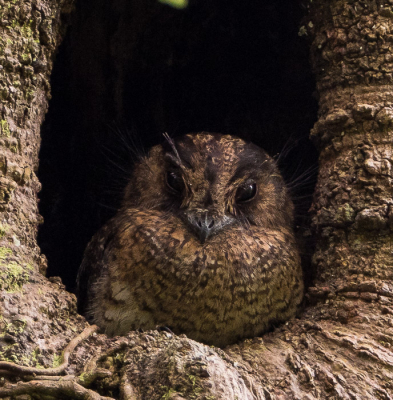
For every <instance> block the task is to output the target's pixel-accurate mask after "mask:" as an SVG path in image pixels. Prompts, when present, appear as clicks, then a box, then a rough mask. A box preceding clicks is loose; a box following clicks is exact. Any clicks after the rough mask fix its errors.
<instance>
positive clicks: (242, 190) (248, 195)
mask: <svg viewBox="0 0 393 400" xmlns="http://www.w3.org/2000/svg"><path fill="white" fill-rule="evenodd" d="M256 193H257V184H256V183H255V182H250V183H246V184H244V185H242V186H239V187H238V189H237V191H236V197H235V198H236V201H237V202H238V203H245V202H246V201H249V200H251V199H253V198H254V197H255V195H256Z"/></svg>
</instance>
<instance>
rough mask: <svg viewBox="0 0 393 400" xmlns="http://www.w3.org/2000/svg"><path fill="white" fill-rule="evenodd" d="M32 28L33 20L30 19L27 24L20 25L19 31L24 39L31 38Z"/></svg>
mask: <svg viewBox="0 0 393 400" xmlns="http://www.w3.org/2000/svg"><path fill="white" fill-rule="evenodd" d="M32 27H33V20H32V19H29V20H28V21H27V22H25V23H24V24H23V25H22V27H21V29H20V31H21V33H22V35H23V36H24V37H25V38H31V37H33V29H32Z"/></svg>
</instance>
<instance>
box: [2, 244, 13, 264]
mask: <svg viewBox="0 0 393 400" xmlns="http://www.w3.org/2000/svg"><path fill="white" fill-rule="evenodd" d="M11 255H12V250H11V249H9V248H8V247H0V261H3V260H5V259H6V258H7V257H8V256H11Z"/></svg>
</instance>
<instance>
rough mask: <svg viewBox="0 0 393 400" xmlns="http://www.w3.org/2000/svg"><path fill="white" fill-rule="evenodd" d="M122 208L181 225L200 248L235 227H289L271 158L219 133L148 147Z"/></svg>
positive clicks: (289, 210) (285, 198) (287, 203)
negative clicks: (174, 220)
mask: <svg viewBox="0 0 393 400" xmlns="http://www.w3.org/2000/svg"><path fill="white" fill-rule="evenodd" d="M123 206H124V207H127V208H138V209H139V210H145V211H146V210H154V211H155V212H157V211H160V212H162V213H163V218H165V215H168V214H170V215H171V216H172V217H173V216H175V217H176V218H178V219H179V220H181V221H182V223H183V225H182V226H183V227H184V229H185V230H187V231H189V232H192V233H193V234H194V235H195V237H196V238H197V239H198V240H199V242H200V243H201V244H204V243H205V242H208V241H209V240H210V238H212V237H214V236H215V235H216V234H219V233H221V234H222V233H225V232H226V231H228V230H231V229H233V228H234V227H236V229H238V228H239V227H242V228H244V229H250V228H251V229H252V227H253V226H257V227H262V228H263V227H265V228H267V229H275V228H276V227H280V226H291V224H292V219H293V217H292V215H293V205H292V202H291V200H290V198H289V195H288V193H287V189H286V187H285V183H284V181H283V179H282V177H281V175H280V173H279V171H278V169H277V167H276V164H275V162H274V160H272V158H270V157H269V156H268V155H267V154H266V153H265V152H264V151H263V150H261V149H260V148H258V147H257V146H255V145H254V144H251V143H246V142H244V141H243V140H241V139H239V138H236V137H233V136H228V135H221V134H211V133H197V134H188V135H185V136H183V137H182V138H180V139H178V140H176V141H175V142H172V141H171V140H169V141H168V143H166V144H165V145H163V146H161V145H160V146H156V147H153V148H152V149H151V151H150V153H149V155H148V156H147V157H146V158H144V159H143V160H142V161H141V162H140V163H139V164H138V165H137V166H136V168H135V171H134V174H133V177H132V179H131V181H130V183H129V185H128V186H127V189H126V192H125V197H124V202H123Z"/></svg>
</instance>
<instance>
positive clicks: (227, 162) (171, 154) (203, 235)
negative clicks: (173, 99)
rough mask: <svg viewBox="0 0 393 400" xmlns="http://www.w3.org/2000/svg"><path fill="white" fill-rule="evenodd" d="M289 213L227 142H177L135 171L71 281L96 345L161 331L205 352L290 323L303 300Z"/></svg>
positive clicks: (259, 169)
mask: <svg viewBox="0 0 393 400" xmlns="http://www.w3.org/2000/svg"><path fill="white" fill-rule="evenodd" d="M292 225H293V204H292V202H291V200H290V197H289V195H288V191H287V188H286V185H285V183H284V181H283V178H282V177H281V175H280V173H279V171H278V169H277V166H276V164H275V162H274V160H273V159H272V158H270V157H269V156H268V155H267V154H266V153H265V152H264V151H263V150H261V149H260V148H258V147H257V146H255V145H253V144H251V143H246V142H245V141H243V140H241V139H239V138H236V137H233V136H228V135H221V134H213V133H207V132H202V133H197V134H187V135H185V136H183V137H182V138H180V139H178V140H176V141H172V140H171V139H169V137H167V143H166V144H165V145H159V146H155V147H153V148H152V149H151V150H150V152H149V154H148V156H147V157H145V158H143V159H142V160H141V161H140V162H139V163H138V164H137V165H136V167H135V169H134V172H133V174H132V176H131V178H130V180H129V183H128V185H127V187H126V190H125V194H124V199H123V203H122V206H121V209H120V210H119V211H118V213H117V214H116V215H115V217H114V218H112V220H110V221H109V223H107V224H106V225H105V226H104V227H103V228H102V229H101V230H100V231H99V232H98V233H97V234H96V235H95V236H94V237H93V239H92V240H91V242H90V244H89V245H88V247H87V250H86V252H85V256H84V260H83V263H82V265H81V267H80V271H79V275H78V286H79V293H80V302H81V303H82V304H83V305H84V308H85V314H86V316H87V317H88V319H89V320H90V321H91V322H93V323H95V324H97V325H98V326H100V327H101V328H102V330H103V331H104V332H105V333H107V334H108V335H124V334H127V333H128V332H129V331H130V330H135V329H138V328H141V329H155V328H156V327H157V326H166V327H169V328H170V329H172V330H173V331H174V332H175V333H185V334H186V335H188V336H189V337H190V338H192V339H195V340H198V341H201V342H204V343H207V344H213V345H216V346H220V347H222V346H225V345H228V344H231V343H234V342H236V341H238V340H239V339H242V338H248V337H253V336H257V335H260V334H261V333H263V332H265V331H266V330H267V329H269V328H270V327H271V326H272V324H275V323H277V322H282V321H285V320H287V319H288V318H290V317H292V316H293V315H294V314H295V312H296V309H297V306H298V305H299V303H300V302H301V299H302V296H303V280H302V270H301V266H300V257H299V254H298V249H297V245H296V242H295V238H294V233H293V228H292Z"/></svg>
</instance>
